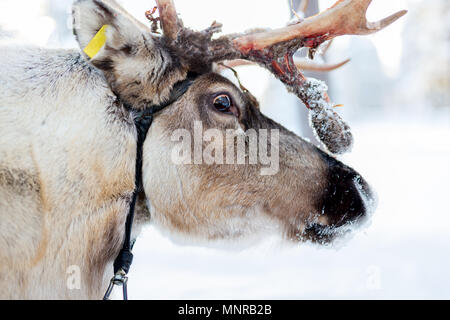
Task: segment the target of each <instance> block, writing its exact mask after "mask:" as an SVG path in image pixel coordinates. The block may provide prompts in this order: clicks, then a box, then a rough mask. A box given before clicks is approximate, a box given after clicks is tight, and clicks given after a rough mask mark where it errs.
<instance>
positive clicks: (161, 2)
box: [156, 0, 183, 41]
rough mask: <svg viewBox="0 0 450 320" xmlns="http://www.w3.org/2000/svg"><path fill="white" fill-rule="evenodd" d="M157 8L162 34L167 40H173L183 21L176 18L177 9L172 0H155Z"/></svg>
mask: <svg viewBox="0 0 450 320" xmlns="http://www.w3.org/2000/svg"><path fill="white" fill-rule="evenodd" d="M156 4H157V6H158V10H159V18H160V21H161V28H162V30H163V32H164V36H165V37H167V38H168V39H169V40H172V41H173V40H175V39H176V38H177V35H178V32H179V31H180V30H181V29H182V28H183V23H182V21H181V20H180V19H178V15H177V10H176V9H175V4H174V3H173V1H172V0H156Z"/></svg>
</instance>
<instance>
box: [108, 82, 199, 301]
mask: <svg viewBox="0 0 450 320" xmlns="http://www.w3.org/2000/svg"><path fill="white" fill-rule="evenodd" d="M196 77H197V75H195V74H188V77H187V78H186V79H185V80H182V81H180V82H177V83H176V84H175V85H174V87H173V89H172V92H171V94H170V97H169V99H168V100H167V101H166V102H164V103H162V104H159V105H151V106H149V107H147V108H145V109H143V110H136V109H135V108H133V106H131V105H128V104H124V106H125V108H127V109H129V110H132V111H133V113H134V124H135V126H136V131H137V150H136V175H135V189H134V191H133V196H132V199H131V203H130V208H129V211H128V215H127V220H126V223H125V238H124V241H123V246H122V249H121V250H120V252H119V254H118V256H117V258H116V259H115V260H114V277H113V278H112V279H111V282H110V285H109V287H108V290H107V291H106V293H105V296H104V297H103V300H109V297H110V295H111V292H112V289H113V288H114V285H118V286H123V299H124V300H128V293H127V281H128V278H127V274H128V271H129V270H130V267H131V264H132V262H133V254H132V252H131V250H132V249H133V246H134V243H135V241H134V240H132V239H131V231H132V228H133V220H134V213H135V207H136V200H137V196H138V194H139V192H141V191H143V184H142V159H143V147H144V142H145V138H146V136H147V133H148V130H149V129H150V126H151V125H152V122H153V117H154V115H155V114H156V113H157V112H159V111H162V110H163V109H165V108H166V107H168V106H170V105H171V104H173V103H174V102H175V101H177V100H178V99H180V98H181V97H182V96H183V95H184V94H185V93H186V91H187V90H188V89H189V87H190V86H191V85H192V84H193V83H194V81H195V79H196Z"/></svg>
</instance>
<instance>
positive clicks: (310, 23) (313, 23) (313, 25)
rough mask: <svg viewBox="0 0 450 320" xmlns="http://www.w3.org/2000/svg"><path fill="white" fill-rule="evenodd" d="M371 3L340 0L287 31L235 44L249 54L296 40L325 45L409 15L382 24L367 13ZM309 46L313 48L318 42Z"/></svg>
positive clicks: (244, 38) (246, 38)
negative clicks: (367, 17) (307, 39)
mask: <svg viewBox="0 0 450 320" xmlns="http://www.w3.org/2000/svg"><path fill="white" fill-rule="evenodd" d="M371 2H372V0H339V1H338V2H336V3H335V4H334V5H333V6H332V7H331V8H329V9H328V10H326V11H324V12H322V13H321V14H319V15H315V16H313V17H310V18H307V19H305V20H303V21H299V23H297V24H294V25H290V26H287V27H284V28H280V29H275V30H270V31H267V32H262V33H256V34H249V35H245V36H242V37H239V38H236V39H234V41H233V44H234V45H235V47H236V48H237V49H238V50H239V51H241V52H243V53H248V52H249V51H251V50H262V49H264V48H267V47H270V46H273V45H275V44H277V43H280V42H286V41H290V40H293V39H306V38H320V40H321V41H320V43H322V42H323V41H326V40H330V39H332V38H335V37H337V36H342V35H367V34H371V33H375V32H377V31H380V30H381V29H383V28H385V27H387V26H388V25H390V24H392V23H393V22H394V21H396V20H397V19H399V18H400V17H402V16H403V15H405V14H406V12H407V11H406V10H402V11H399V12H397V13H394V14H393V15H391V16H389V17H387V18H385V19H383V20H380V21H378V22H369V21H367V19H366V12H367V8H368V7H369V5H370V3H371ZM305 44H306V45H305V46H307V47H309V46H310V45H314V44H315V43H314V42H309V45H308V43H307V42H306V43H305ZM315 45H317V44H315Z"/></svg>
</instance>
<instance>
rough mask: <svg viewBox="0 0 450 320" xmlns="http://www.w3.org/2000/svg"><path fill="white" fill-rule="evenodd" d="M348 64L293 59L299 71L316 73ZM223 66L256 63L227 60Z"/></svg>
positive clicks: (252, 63) (233, 66) (345, 61)
mask: <svg viewBox="0 0 450 320" xmlns="http://www.w3.org/2000/svg"><path fill="white" fill-rule="evenodd" d="M349 62H350V59H346V60H344V61H341V62H339V63H334V64H327V63H315V62H313V61H311V60H309V59H294V63H295V65H296V66H297V68H298V69H299V70H302V71H317V72H329V71H333V70H336V69H339V68H340V67H342V66H344V65H346V64H347V63H349ZM224 64H225V65H226V66H227V67H230V68H236V67H241V66H254V65H256V63H254V62H251V61H249V60H244V59H236V60H229V61H225V62H224Z"/></svg>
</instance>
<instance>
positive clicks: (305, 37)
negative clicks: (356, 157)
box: [157, 0, 406, 154]
mask: <svg viewBox="0 0 450 320" xmlns="http://www.w3.org/2000/svg"><path fill="white" fill-rule="evenodd" d="M306 2H307V1H303V2H302V4H305V3H306ZM371 2H372V0H339V1H337V2H336V4H334V5H333V6H332V7H331V8H329V9H328V10H326V11H324V12H322V13H320V14H318V15H315V16H312V17H309V18H307V19H299V20H298V21H297V22H295V23H291V24H289V25H288V26H286V27H284V28H279V29H274V30H267V29H258V30H251V31H248V32H245V33H242V34H232V35H225V36H222V37H219V38H217V39H212V36H213V34H214V33H217V32H220V31H221V25H220V24H218V23H216V22H214V23H213V24H212V26H211V27H209V28H208V29H206V30H203V31H199V32H196V31H192V30H190V29H188V28H185V27H183V23H182V22H181V20H180V19H179V18H178V16H177V13H176V10H175V6H174V4H173V1H172V0H157V4H158V8H159V12H160V19H161V25H162V29H163V32H164V36H165V38H166V39H167V41H168V45H169V46H171V47H172V48H173V50H175V52H177V54H178V55H179V57H180V60H181V61H182V62H183V63H185V64H186V65H187V67H190V68H194V69H199V68H200V66H199V65H201V66H202V67H203V68H211V67H212V64H213V63H214V62H222V61H225V60H239V59H240V60H246V61H250V62H253V63H257V64H258V65H260V66H262V67H264V68H266V69H268V70H270V71H271V72H272V73H273V74H274V75H275V76H276V77H277V78H278V79H280V80H281V81H282V82H283V83H284V84H285V86H286V87H287V89H288V90H289V91H291V92H293V93H294V94H296V95H297V96H298V97H299V98H300V99H301V100H302V101H303V103H304V104H305V105H306V106H307V107H308V108H309V109H310V111H311V112H310V117H311V119H310V120H311V125H312V127H313V128H314V129H315V131H316V134H317V135H318V138H319V139H320V141H322V143H323V144H324V145H325V146H326V147H327V148H328V150H329V151H330V152H332V153H336V154H340V153H344V152H346V151H348V150H350V149H351V146H352V144H353V137H352V134H351V132H350V128H349V126H348V125H347V124H346V123H345V122H344V121H343V120H342V119H341V118H340V117H339V115H338V114H337V113H336V112H335V111H334V110H333V104H332V103H331V102H330V99H329V97H328V94H327V90H328V89H327V86H326V85H325V84H324V83H323V82H321V81H318V80H315V79H307V78H305V77H304V76H303V75H302V74H301V72H300V71H299V65H298V64H296V62H295V60H294V54H295V53H296V52H297V51H298V50H299V49H300V48H302V47H307V48H311V49H313V50H314V49H316V48H317V47H319V46H320V45H321V44H322V43H323V42H325V41H327V40H331V39H333V38H335V37H337V36H341V35H366V34H371V33H375V32H377V31H379V30H381V29H383V28H385V27H387V26H388V25H390V24H391V23H393V22H394V21H396V20H397V19H399V18H400V17H402V16H403V15H404V14H405V13H406V11H400V12H397V13H395V14H393V15H391V16H389V17H387V18H385V19H383V20H380V21H378V22H369V21H367V19H366V11H367V9H368V7H369V5H370V3H371ZM302 10H305V8H304V6H303V7H302Z"/></svg>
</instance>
